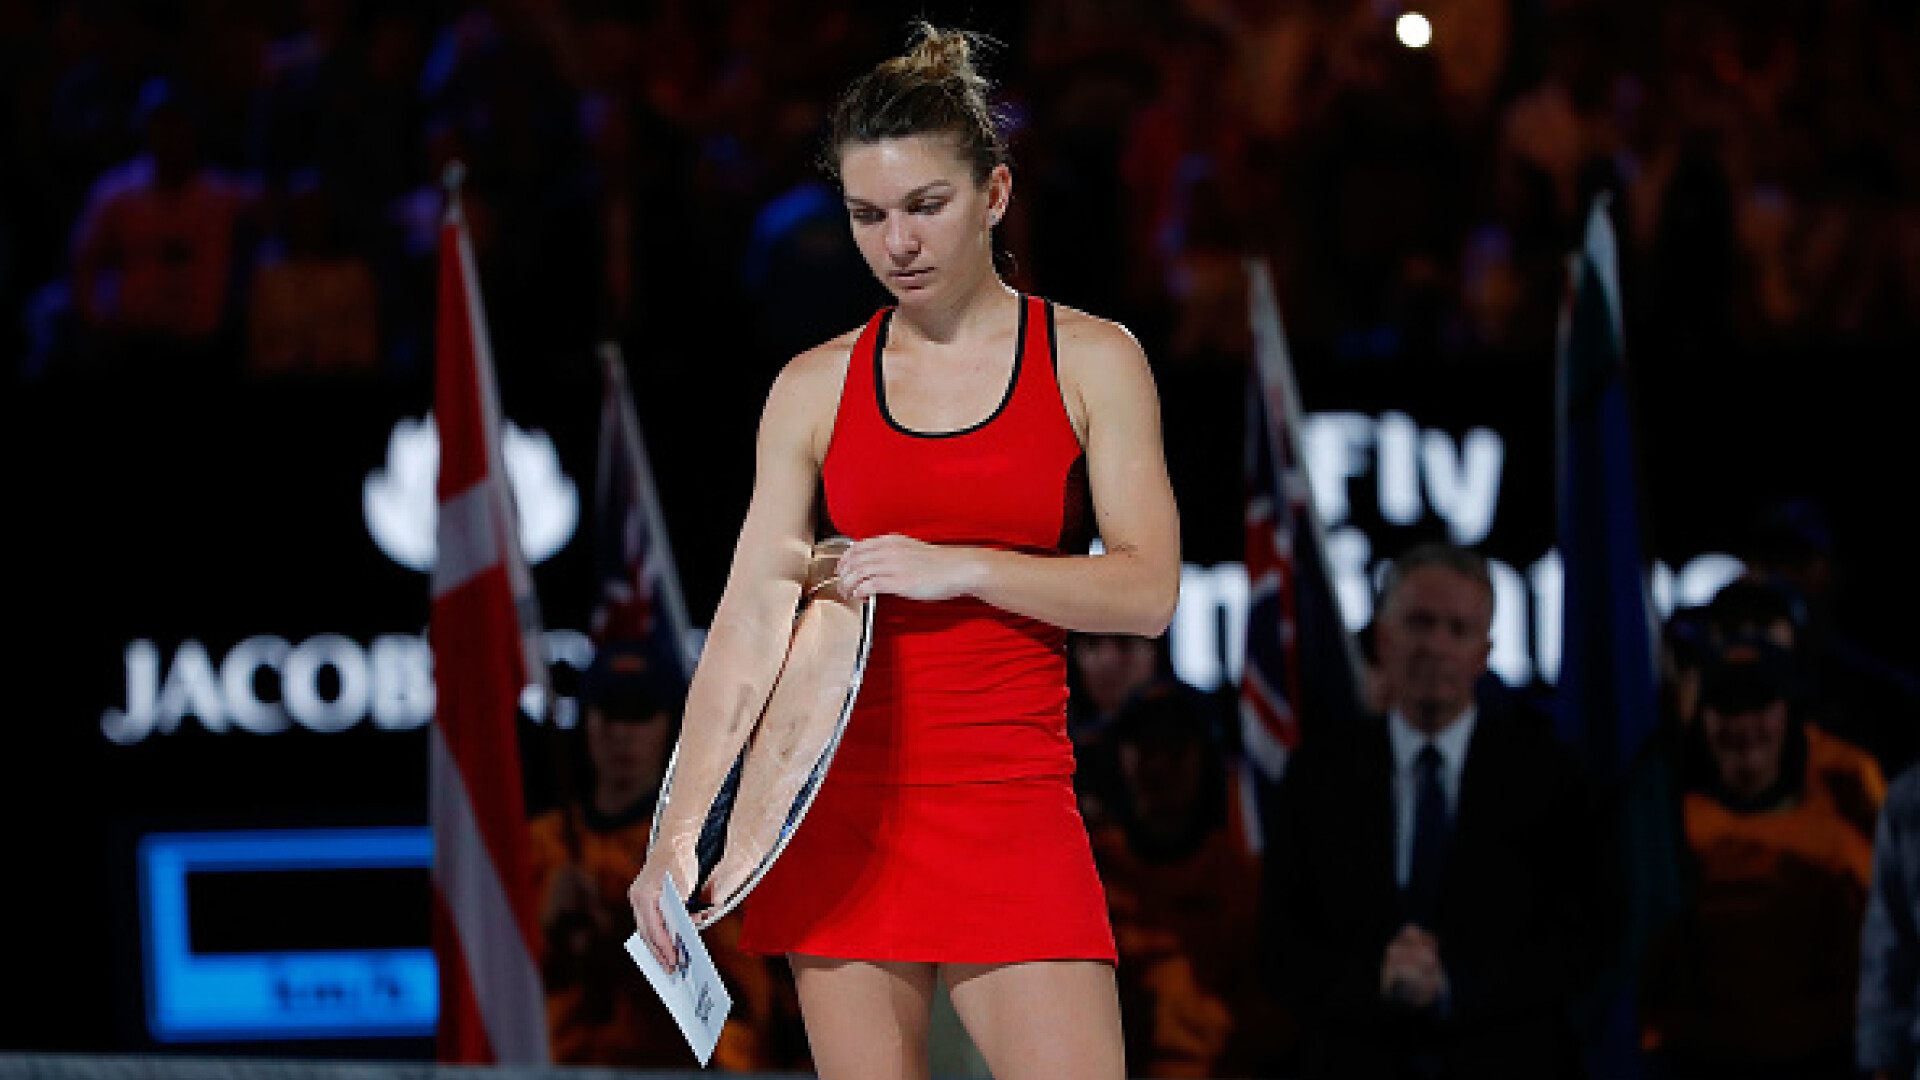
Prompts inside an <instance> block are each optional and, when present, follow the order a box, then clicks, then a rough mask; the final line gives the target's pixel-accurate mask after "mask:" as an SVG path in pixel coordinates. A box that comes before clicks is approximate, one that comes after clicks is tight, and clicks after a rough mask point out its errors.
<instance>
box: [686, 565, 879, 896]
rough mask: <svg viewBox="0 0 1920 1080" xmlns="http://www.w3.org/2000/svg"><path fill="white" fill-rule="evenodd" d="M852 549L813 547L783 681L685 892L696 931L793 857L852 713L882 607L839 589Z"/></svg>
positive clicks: (717, 803) (719, 806)
mask: <svg viewBox="0 0 1920 1080" xmlns="http://www.w3.org/2000/svg"><path fill="white" fill-rule="evenodd" d="M848 543H850V541H849V540H847V538H845V537H831V538H828V539H825V540H821V541H819V542H818V543H816V544H815V545H814V549H813V558H812V559H811V560H810V563H809V565H808V570H807V583H806V590H805V593H804V594H803V599H802V601H801V607H800V611H799V614H798V615H796V616H795V618H794V626H793V637H792V640H791V641H790V642H789V644H788V646H787V657H786V661H785V663H784V664H782V666H781V668H780V676H779V678H778V679H777V680H776V681H775V682H774V686H773V692H772V693H771V694H770V695H769V696H768V698H767V704H766V707H765V708H764V709H763V710H761V713H760V718H759V720H758V721H757V722H756V723H755V724H754V727H753V730H752V732H751V733H749V735H748V736H747V743H746V745H745V746H744V747H743V748H742V749H741V751H740V753H739V755H738V756H737V757H736V758H735V759H734V763H733V767H732V769H731V770H729V772H728V774H727V778H726V780H725V782H723V783H722V784H721V785H720V788H719V790H718V791H717V792H716V793H715V795H714V797H713V801H712V803H711V805H710V806H709V807H708V809H707V813H706V816H705V819H704V823H703V824H702V826H701V829H700V838H699V842H698V845H697V851H698V853H699V861H700V870H699V880H698V881H697V882H696V884H695V886H694V887H693V888H692V889H689V890H688V893H687V895H688V898H689V913H690V914H691V916H692V918H693V924H694V925H695V926H696V927H699V928H701V929H705V928H706V927H708V926H710V925H712V924H713V923H714V922H715V921H717V920H718V919H720V918H721V917H722V916H724V915H726V914H727V913H728V912H730V911H732V910H733V909H734V908H736V907H738V906H739V904H740V901H742V900H744V899H745V898H746V896H747V894H748V893H749V892H751V891H752V890H753V887H754V886H755V885H757V884H759V883H760V879H761V878H763V877H765V876H766V873H767V871H768V870H769V869H771V868H772V866H773V863H774V860H775V859H777V858H779V857H780V853H781V851H783V850H785V848H786V846H787V841H788V840H789V839H791V838H792V836H793V833H794V830H796V829H798V828H799V827H800V821H801V819H802V818H804V817H806V814H807V808H808V807H810V806H812V805H813V799H814V796H815V795H816V794H818V793H819V790H820V784H821V782H822V781H824V780H825V779H826V775H827V767H828V766H829V765H830V764H832V762H833V754H834V751H835V750H836V749H837V748H838V747H839V745H840V738H841V736H842V735H843V734H845V732H846V730H847V721H848V720H849V719H850V718H851V717H852V716H853V703H854V699H855V698H856V697H857V696H858V695H859V692H860V678H861V676H862V675H863V674H864V673H865V671H866V666H867V652H868V649H869V647H870V646H871V644H872V641H873V607H874V604H873V600H871V599H868V600H864V601H859V602H853V601H849V600H847V599H846V598H845V597H843V596H842V595H841V594H840V591H839V589H838V588H837V587H836V586H837V584H838V578H837V576H836V570H837V568H838V565H839V559H840V554H841V552H843V551H845V550H846V547H847V544H848ZM679 758H680V750H679V747H678V746H676V747H675V748H674V752H673V756H672V758H671V759H669V761H668V762H667V774H666V777H665V779H664V780H663V781H662V782H661V787H660V799H659V802H658V804H657V805H656V806H655V808H654V815H653V831H652V837H651V839H650V841H649V843H652V842H654V841H657V840H658V839H659V838H660V827H661V822H662V821H663V820H664V819H665V816H666V809H667V807H668V805H669V804H670V803H671V802H672V799H673V778H674V772H675V766H676V765H677V764H678V762H679ZM697 898H704V899H697Z"/></svg>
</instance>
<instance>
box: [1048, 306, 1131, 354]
mask: <svg viewBox="0 0 1920 1080" xmlns="http://www.w3.org/2000/svg"><path fill="white" fill-rule="evenodd" d="M1053 327H1054V333H1055V334H1056V335H1057V337H1058V339H1059V348H1060V359H1061V362H1062V363H1087V362H1092V363H1095V364H1111V363H1132V362H1136V361H1143V360H1144V359H1145V358H1146V353H1145V352H1143V351H1142V350H1141V348H1140V341H1139V339H1138V338H1136V337H1134V336H1133V331H1131V330H1128V329H1127V328H1126V327H1125V326H1123V325H1121V324H1120V323H1117V322H1115V321H1113V320H1112V319H1103V318H1101V317H1100V316H1098V315H1092V314H1089V313H1087V312H1085V311H1081V310H1080V309H1079V308H1074V307H1068V306H1067V305H1066V304H1059V303H1056V304H1054V305H1053Z"/></svg>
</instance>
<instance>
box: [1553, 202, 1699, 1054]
mask: <svg viewBox="0 0 1920 1080" xmlns="http://www.w3.org/2000/svg"><path fill="white" fill-rule="evenodd" d="M1569 269H1570V273H1569V281H1568V288H1567V294H1566V298H1565V302H1564V306H1563V308H1562V312H1561V320H1560V334H1559V348H1558V353H1559V355H1558V371H1557V382H1558V389H1557V395H1556V396H1557V403H1556V404H1557V416H1556V425H1557V438H1558V455H1559V461H1558V489H1559V545H1560V555H1561V559H1562V567H1563V586H1562V588H1563V600H1562V609H1561V610H1562V620H1563V621H1562V627H1561V642H1562V650H1561V659H1560V674H1559V678H1558V681H1557V684H1556V688H1555V693H1554V718H1555V723H1556V725H1557V727H1558V730H1559V732H1560V735H1561V736H1562V737H1563V738H1564V739H1566V740H1567V742H1568V744H1569V745H1571V746H1572V747H1574V749H1575V751H1576V753H1578V754H1579V756H1580V757H1581V759H1582V760H1583V761H1584V762H1585V763H1586V765H1587V767H1588V768H1589V769H1590V770H1591V771H1592V773H1593V775H1594V777H1595V779H1596V780H1598V781H1600V782H1602V783H1603V784H1608V785H1611V786H1614V787H1617V788H1618V789H1620V790H1622V791H1623V792H1624V797H1623V800H1622V803H1621V806H1622V810H1623V813H1622V815H1621V817H1620V818H1619V819H1618V822H1617V824H1618V826H1619V827H1620V828H1621V829H1622V830H1623V832H1622V834H1621V837H1620V842H1621V847H1620V849H1619V851H1618V856H1619V859H1620V863H1619V865H1618V866H1617V867H1616V868H1615V869H1616V870H1617V871H1618V873H1617V875H1615V876H1616V879H1617V880H1619V881H1620V882H1621V883H1622V885H1623V887H1624V889H1625V896H1624V897H1623V898H1622V901H1623V903H1624V906H1625V909H1626V912H1627V919H1628V926H1627V943H1628V944H1627V958H1626V965H1625V967H1623V968H1620V969H1616V970H1615V971H1613V972H1612V973H1611V975H1610V977H1609V978H1608V979H1607V980H1606V981H1605V983H1604V984H1603V986H1602V988H1601V991H1600V993H1598V994H1597V995H1596V997H1595V999H1594V1001H1593V1002H1592V1003H1591V1004H1592V1008H1591V1012H1590V1016H1589V1019H1590V1022H1591V1023H1592V1024H1593V1025H1594V1028H1593V1030H1592V1033H1591V1038H1592V1042H1591V1045H1590V1048H1589V1049H1590V1053H1592V1054H1594V1055H1596V1056H1597V1060H1595V1061H1594V1062H1593V1063H1592V1066H1593V1068H1595V1069H1596V1070H1598V1072H1597V1073H1596V1075H1606V1076H1609V1077H1630V1076H1633V1075H1637V1074H1638V1072H1639V1040H1638V1035H1637V1024H1636V1021H1635V1014H1636V1007H1635V1004H1634V999H1635V994H1634V992H1633V967H1634V966H1635V964H1634V961H1635V959H1636V958H1637V957H1638V955H1639V952H1640V949H1641V947H1642V945H1643V944H1644V942H1645V940H1646V937H1647V935H1648V934H1649V933H1650V932H1651V928H1652V926H1654V925H1656V924H1658V923H1659V922H1660V921H1662V920H1664V918H1665V917H1666V916H1668V915H1670V914H1671V913H1672V912H1673V911H1674V910H1675V909H1676V907H1677V905H1678V903H1679V895H1680V881H1681V866H1680V853H1679V846H1678V845H1679V839H1678V836H1677V833H1676V825H1675V823H1676V822H1677V821H1678V813H1679V811H1678V809H1677V807H1676V806H1675V804H1674V797H1673V793H1672V787H1671V784H1670V780H1669V773H1668V771H1667V770H1668V767H1669V766H1670V764H1671V763H1670V762H1668V761H1667V760H1666V759H1665V758H1663V757H1661V756H1659V755H1647V754H1643V753H1642V750H1643V748H1644V747H1646V746H1647V740H1648V738H1649V736H1651V735H1652V734H1653V733H1654V730H1655V727H1656V725H1657V723H1658V720H1659V700H1658V691H1657V676H1658V667H1657V664H1658V661H1657V658H1656V653H1655V643H1656V641H1657V640H1658V637H1657V630H1656V623H1655V616H1654V614H1653V606H1652V603H1651V601H1650V599H1649V593H1648V585H1647V574H1646V559H1645V553H1644V551H1643V549H1642V544H1641V532H1640V520H1641V515H1640V500H1639V494H1638V483H1637V469H1636V465H1635V455H1634V445H1633V424H1632V419H1631V417H1630V415H1629V408H1628V394H1627V383H1626V352H1625V348H1624V345H1623V335H1622V325H1623V320H1622V316H1621V305H1620V273H1619V258H1618V249H1617V247H1616V244H1615V241H1614V234H1613V226H1612V223H1611V222H1610V220H1609V218H1608V215H1607V201H1606V198H1605V196H1602V197H1601V198H1599V199H1596V200H1595V202H1594V205H1593V208H1592V210H1591V211H1590V212H1589V215H1588V218H1587V228H1586V234H1585V237H1584V239H1583V242H1582V244H1581V247H1580V250H1579V251H1578V252H1576V253H1575V254H1574V255H1573V257H1572V259H1571V261H1570V268H1569Z"/></svg>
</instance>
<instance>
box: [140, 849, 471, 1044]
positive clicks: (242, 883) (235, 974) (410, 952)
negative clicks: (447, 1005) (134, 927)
mask: <svg viewBox="0 0 1920 1080" xmlns="http://www.w3.org/2000/svg"><path fill="white" fill-rule="evenodd" d="M432 858H433V840H432V834H431V831H430V830H429V829H428V828H426V827H425V826H415V827H405V826H397V827H356V828H315V829H280V830H250V831H244V832H193V833H149V834H148V835H146V836H145V837H143V838H142V839H141V841H140V844H139V849H138V853H137V861H138V866H139V870H138V875H139V884H140V923H141V931H142V933H141V939H142V954H143V960H144V976H145V990H146V1016H147V1026H148V1029H149V1031H150V1033H151V1035H152V1036H153V1038H154V1039H155V1040H157V1041H159V1042H230V1041H249V1040H274V1039H328V1038H368V1037H389V1036H391V1037H403V1036H423V1035H431V1034H433V1031H434V1026H435V1022H436V1020H437V1019H438V1010H439V982H438V973H437V968H436V966H435V963H434V958H433V951H432V949H431V948H430V947H428V946H427V945H425V944H416V943H415V942H416V941H424V940H425V939H426V938H427V936H428V929H427V925H426V922H425V916H426V912H425V910H424V899H425V896H426V890H427V889H428V888H429V886H428V873H429V868H430V867H431V865H432ZM396 898H398V900H399V902H396ZM415 899H420V900H421V901H422V903H421V904H420V905H419V906H420V908H421V910H420V911H419V912H418V914H419V916H420V919H419V921H417V922H416V921H413V920H412V919H411V918H410V916H411V914H412V913H413V911H412V909H413V908H414V907H415V906H416V905H414V904H413V903H412V902H411V901H413V900H415ZM395 909H399V910H400V911H401V912H402V913H403V914H404V915H407V916H409V917H408V918H407V919H406V921H405V922H404V925H403V927H402V929H400V930H396V929H395V928H394V927H395V922H396V920H395V917H394V911H395ZM415 930H417V933H415V932H414V931H415Z"/></svg>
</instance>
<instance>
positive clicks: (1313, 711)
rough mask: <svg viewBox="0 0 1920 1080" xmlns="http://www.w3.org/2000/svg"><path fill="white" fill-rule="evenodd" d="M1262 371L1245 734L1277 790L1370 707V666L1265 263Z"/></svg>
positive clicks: (1256, 322) (1253, 433)
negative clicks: (1337, 559) (1325, 733)
mask: <svg viewBox="0 0 1920 1080" xmlns="http://www.w3.org/2000/svg"><path fill="white" fill-rule="evenodd" d="M1247 277H1248V305H1249V311H1250V317H1251V319H1252V322H1253V351H1254V364H1253V365H1252V370H1251V371H1250V372H1249V374H1248V381H1247V437H1246V461H1245V466H1246V468H1245V474H1244V475H1245V478H1246V500H1247V501H1246V545H1247V548H1246V564H1247V579H1248V586H1249V596H1248V610H1247V640H1246V664H1245V667H1244V668H1243V670H1242V674H1241V678H1240V733H1241V744H1242V748H1243V751H1244V754H1245V757H1246V760H1247V762H1248V763H1249V764H1250V765H1252V766H1253V769H1254V773H1255V780H1256V782H1257V784H1258V785H1260V786H1262V787H1264V786H1266V785H1270V784H1272V783H1275V782H1277V781H1278V780H1279V779H1280V776H1281V774H1282V773H1283V772H1284V771H1285V769H1286V764H1287V757H1288V754H1289V752H1290V751H1291V750H1292V749H1293V747H1294V746H1296V745H1298V743H1299V741H1300V738H1301V735H1302V733H1303V732H1304V731H1306V730H1309V729H1311V727H1312V726H1313V725H1316V724H1320V723H1339V722H1340V721H1341V720H1342V719H1345V718H1350V717H1352V716H1354V715H1356V714H1357V713H1358V711H1359V706H1360V694H1359V681H1358V674H1359V664H1358V662H1357V659H1356V657H1355V654H1354V642H1353V636H1352V635H1351V634H1349V633H1348V632H1347V628H1346V624H1345V621H1344V620H1343V619H1342V618H1341V615H1340V608H1339V604H1338V602H1337V600H1336V598H1335V596H1334V592H1333V583H1332V580H1331V578H1330V577H1329V575H1328V573H1327V563H1326V555H1325V541H1324V539H1323V536H1322V531H1321V527H1320V519H1319V515H1318V514H1317V513H1316V512H1315V511H1314V506H1313V498H1312V494H1313V493H1312V488H1311V485H1310V484H1309V483H1308V481H1307V470H1306V462H1305V460H1304V459H1303V458H1302V457H1301V455H1300V395H1299V391H1298V390H1297V389H1296V388H1295V385H1294V379H1293V365H1292V361H1291V359H1290V358H1289V356H1288V353H1287V342H1286V337H1285V333H1284V332H1283V331H1282V329H1281V326H1280V313H1279V307H1278V305H1277V304H1276V302H1275V300H1274V296H1273V283H1272V278H1271V276H1270V274H1269V272H1268V269H1267V267H1266V265H1265V264H1264V263H1261V262H1251V263H1249V265H1248V272H1247Z"/></svg>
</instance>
